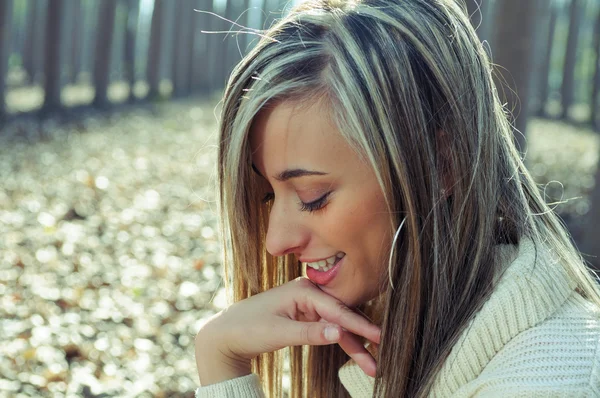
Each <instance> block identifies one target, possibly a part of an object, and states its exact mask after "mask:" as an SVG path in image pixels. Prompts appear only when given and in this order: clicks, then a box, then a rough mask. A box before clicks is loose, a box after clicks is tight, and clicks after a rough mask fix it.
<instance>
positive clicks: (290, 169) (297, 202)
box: [250, 101, 392, 307]
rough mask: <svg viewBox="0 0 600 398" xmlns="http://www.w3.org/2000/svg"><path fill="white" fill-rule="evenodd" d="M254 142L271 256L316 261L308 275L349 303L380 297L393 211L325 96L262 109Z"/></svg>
mask: <svg viewBox="0 0 600 398" xmlns="http://www.w3.org/2000/svg"><path fill="white" fill-rule="evenodd" d="M250 144H251V148H252V162H253V166H254V168H255V170H256V171H257V172H258V173H260V175H261V176H262V178H260V180H261V181H262V182H263V184H262V185H263V188H262V193H263V195H264V196H265V200H271V201H272V208H271V213H270V215H269V226H268V233H267V240H266V246H267V250H268V251H269V253H271V254H272V255H274V256H282V255H285V254H290V253H293V254H294V255H295V256H296V257H297V258H298V260H299V261H301V262H302V263H303V265H305V266H306V265H307V264H306V263H310V264H308V266H307V267H306V269H307V276H308V277H309V278H311V279H312V280H313V281H314V282H315V283H317V284H319V286H320V287H321V289H322V290H323V291H325V292H326V293H328V294H330V295H331V296H333V297H336V298H337V299H339V300H341V301H342V302H344V303H345V304H346V305H348V306H350V307H354V306H357V305H359V304H362V303H365V302H366V301H368V300H370V299H373V298H375V297H376V296H378V294H379V283H378V282H379V280H380V277H381V275H382V273H383V272H384V271H385V270H386V269H387V265H386V264H387V262H386V260H387V258H388V257H389V253H388V250H389V247H390V242H391V238H392V232H391V228H390V215H389V213H388V211H387V207H386V205H385V201H384V197H383V193H382V191H381V189H380V187H379V184H378V183H377V180H376V177H375V174H374V172H373V170H372V169H371V167H370V166H368V165H367V164H366V163H365V162H364V161H362V160H361V159H360V158H359V156H358V155H357V154H356V152H354V151H353V150H352V149H351V147H350V146H349V145H348V144H347V143H346V141H345V140H344V138H343V137H342V136H341V134H340V132H339V131H338V130H337V128H336V127H335V126H334V125H333V123H331V122H330V121H329V119H328V109H327V106H326V105H325V104H324V101H315V102H314V103H312V104H310V105H308V104H305V103H304V104H299V103H294V102H282V103H279V104H278V105H276V106H274V107H271V108H269V109H265V110H263V111H262V112H261V113H259V115H258V116H257V117H256V119H255V121H254V123H253V126H252V129H251V132H250ZM340 258H341V259H340ZM327 259H329V262H330V263H333V264H331V268H330V269H329V271H325V270H326V269H328V267H329V266H330V265H324V264H328V263H327ZM319 261H321V263H320V264H319ZM338 261H339V263H338Z"/></svg>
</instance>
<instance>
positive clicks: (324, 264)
mask: <svg viewBox="0 0 600 398" xmlns="http://www.w3.org/2000/svg"><path fill="white" fill-rule="evenodd" d="M345 255H346V254H345V253H342V252H340V253H337V254H335V255H333V256H331V257H329V258H326V259H325V260H319V261H315V262H312V263H305V264H306V266H308V267H311V268H314V269H316V270H318V271H321V272H327V271H329V270H330V269H331V268H333V265H334V263H335V262H336V261H338V259H342V258H343V257H344V256H345Z"/></svg>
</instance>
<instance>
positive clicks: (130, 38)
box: [123, 0, 139, 102]
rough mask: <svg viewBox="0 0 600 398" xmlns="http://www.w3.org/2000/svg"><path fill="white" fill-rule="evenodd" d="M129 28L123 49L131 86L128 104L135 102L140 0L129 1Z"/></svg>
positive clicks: (127, 76) (126, 72)
mask: <svg viewBox="0 0 600 398" xmlns="http://www.w3.org/2000/svg"><path fill="white" fill-rule="evenodd" d="M125 4H127V22H126V23H127V26H126V27H125V47H124V49H123V52H124V54H123V63H124V71H125V80H126V81H127V83H128V84H129V97H128V98H127V101H128V102H133V101H134V100H135V95H134V93H133V88H134V87H135V41H136V33H137V25H138V16H139V0H128V1H127V2H126V3H125Z"/></svg>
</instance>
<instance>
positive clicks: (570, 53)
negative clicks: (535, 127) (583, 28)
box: [560, 0, 584, 119]
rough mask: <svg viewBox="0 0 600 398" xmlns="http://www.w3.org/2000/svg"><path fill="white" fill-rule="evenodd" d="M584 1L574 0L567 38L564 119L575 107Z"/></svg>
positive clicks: (563, 99) (564, 73)
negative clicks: (574, 99)
mask: <svg viewBox="0 0 600 398" xmlns="http://www.w3.org/2000/svg"><path fill="white" fill-rule="evenodd" d="M583 5H584V0H572V2H571V11H570V20H569V35H568V38H567V51H566V54H565V67H564V69H563V81H562V85H561V89H560V92H561V100H562V118H563V119H566V118H567V117H568V115H569V109H570V108H571V105H573V97H574V95H573V94H574V91H575V66H576V65H577V42H578V41H579V25H580V24H581V19H582V16H583V14H582V9H583V7H582V6H583Z"/></svg>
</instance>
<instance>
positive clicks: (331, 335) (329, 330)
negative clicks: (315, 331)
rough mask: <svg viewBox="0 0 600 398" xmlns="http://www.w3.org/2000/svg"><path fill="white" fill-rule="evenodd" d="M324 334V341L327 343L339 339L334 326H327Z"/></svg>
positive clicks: (338, 333)
mask: <svg viewBox="0 0 600 398" xmlns="http://www.w3.org/2000/svg"><path fill="white" fill-rule="evenodd" d="M324 334H325V339H327V340H329V341H337V340H338V339H339V338H340V331H339V330H338V328H337V327H335V326H327V327H326V328H325V332H324Z"/></svg>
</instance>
